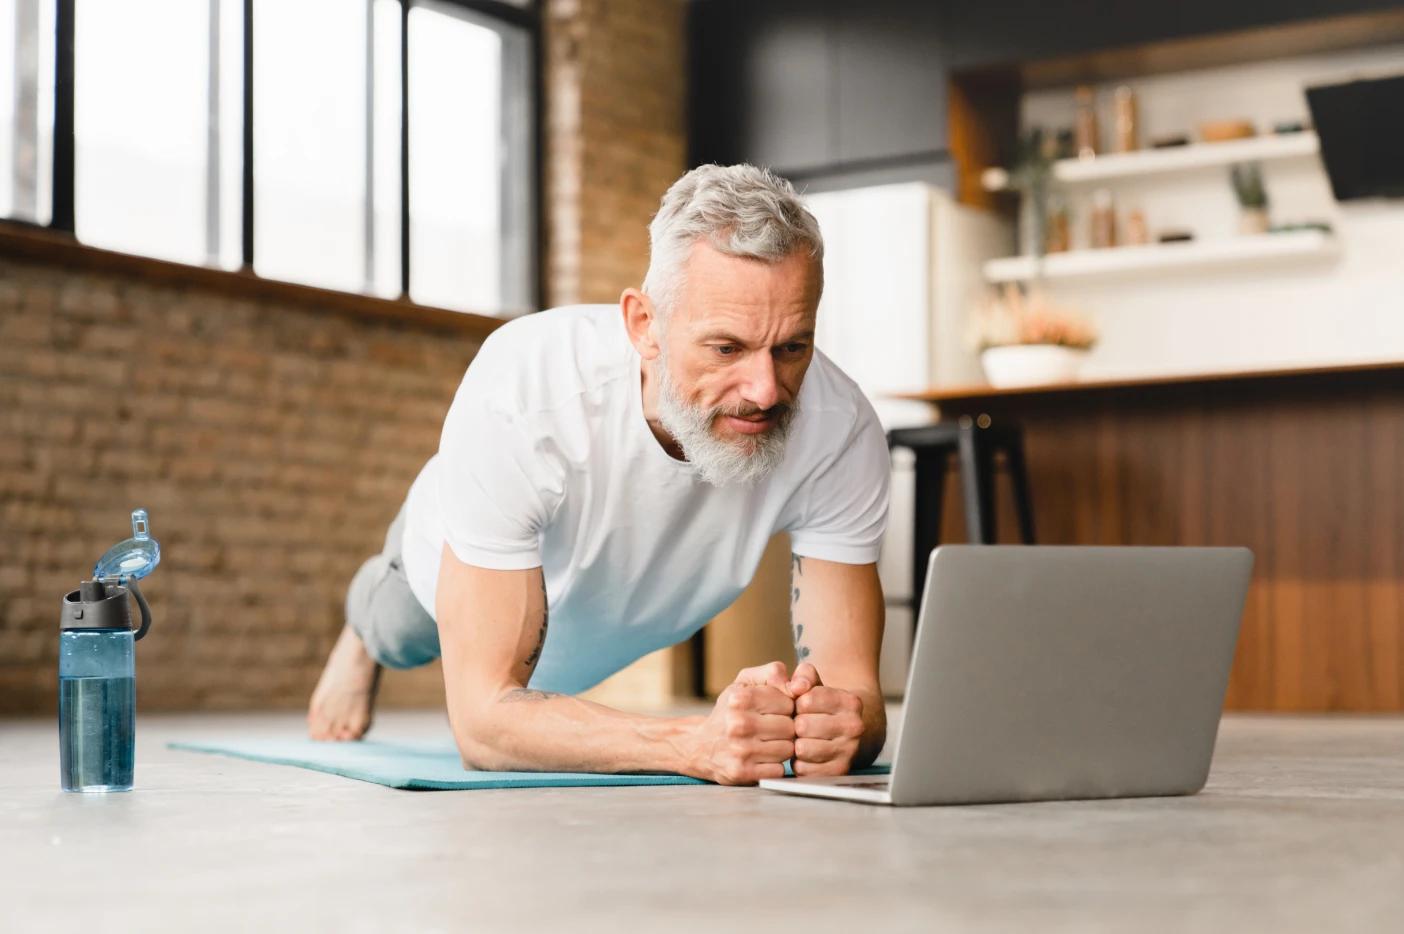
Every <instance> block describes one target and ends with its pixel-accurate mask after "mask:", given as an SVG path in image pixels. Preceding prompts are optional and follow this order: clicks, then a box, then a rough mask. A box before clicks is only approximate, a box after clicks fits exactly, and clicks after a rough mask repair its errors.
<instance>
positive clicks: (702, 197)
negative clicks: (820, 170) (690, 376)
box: [643, 163, 824, 322]
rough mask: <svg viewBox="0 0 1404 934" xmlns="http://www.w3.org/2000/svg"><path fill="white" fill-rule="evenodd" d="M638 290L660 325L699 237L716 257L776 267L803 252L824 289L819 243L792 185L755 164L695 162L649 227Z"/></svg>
mask: <svg viewBox="0 0 1404 934" xmlns="http://www.w3.org/2000/svg"><path fill="white" fill-rule="evenodd" d="M648 238H649V262H648V274H647V275H646V276H644V281H643V291H644V293H645V294H646V295H648V297H649V298H651V299H652V300H653V303H654V305H655V307H657V308H658V311H659V315H660V317H661V318H662V319H663V321H664V322H666V320H667V318H668V316H669V314H670V313H671V311H672V306H673V302H674V301H675V299H676V298H677V294H678V291H679V290H680V289H681V287H682V284H683V264H684V263H685V261H686V260H687V257H688V254H689V253H690V252H691V251H692V247H693V244H695V243H696V242H697V241H698V240H701V239H704V238H705V239H706V241H707V242H708V243H709V244H710V245H711V246H712V247H713V248H714V249H716V250H718V251H719V252H722V253H725V254H727V255H729V256H741V257H747V258H750V259H759V260H764V261H766V262H769V263H775V262H779V261H780V260H782V259H785V258H786V257H787V256H789V255H791V254H792V253H794V252H795V251H796V250H801V249H803V250H807V251H808V253H809V255H810V256H811V257H813V258H814V259H815V261H816V263H817V265H818V269H819V276H820V279H819V286H820V289H821V290H822V288H823V284H824V282H823V275H824V273H823V268H824V267H823V259H824V238H823V236H822V235H821V234H820V233H819V222H818V221H816V220H815V219H814V215H813V214H811V213H809V210H808V209H807V208H806V207H805V206H804V203H803V202H801V201H800V198H799V195H797V194H796V193H795V189H794V186H793V185H791V184H790V183H789V182H788V181H786V180H785V179H783V178H781V177H780V176H778V175H776V174H774V173H773V172H771V171H770V170H769V169H764V168H758V167H757V166H754V165H746V164H744V163H742V164H740V165H699V166H698V167H697V168H695V169H693V170H692V171H690V172H688V173H687V174H686V175H684V176H683V177H682V178H680V179H678V180H677V181H676V182H673V184H672V187H670V188H669V189H668V190H667V192H666V193H664V195H663V202H662V204H661V205H660V206H659V208H658V213H657V214H655V215H654V216H653V222H652V223H651V224H649V225H648Z"/></svg>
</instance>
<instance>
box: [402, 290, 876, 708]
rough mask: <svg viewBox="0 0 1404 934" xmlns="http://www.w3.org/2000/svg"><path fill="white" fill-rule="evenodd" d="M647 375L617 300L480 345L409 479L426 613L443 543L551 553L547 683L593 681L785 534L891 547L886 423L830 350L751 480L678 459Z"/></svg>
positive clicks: (803, 545)
mask: <svg viewBox="0 0 1404 934" xmlns="http://www.w3.org/2000/svg"><path fill="white" fill-rule="evenodd" d="M640 382H641V379H640V358H639V355H638V352H637V351H635V350H634V347H633V345H632V344H631V343H630V342H629V340H628V337H627V334H626V332H625V330H624V322H623V317H622V314H621V312H620V310H619V308H618V307H617V306H615V305H578V306H572V307H566V308H557V309H553V310H551V311H544V312H541V313H539V314H534V315H530V316H527V317H523V318H519V319H517V320H515V321H512V322H511V323H509V324H506V325H504V326H502V327H500V328H499V329H497V330H496V331H494V332H493V334H492V335H491V336H490V337H489V338H488V339H487V340H486V341H485V342H484V343H483V346H482V348H481V349H480V350H479V351H478V354H477V356H476V357H475V358H474V360H473V362H472V365H471V366H470V367H469V368H468V372H467V374H466V375H465V376H464V377H463V382H462V384H461V385H460V386H459V388H458V394H457V395H456V396H455V397H454V400H453V405H452V406H451V407H450V409H449V412H448V416H447V418H446V419H445V420H444V431H443V436H442V437H441V439H440V442H439V453H438V454H437V455H435V456H434V457H432V458H430V460H429V462H428V463H427V464H425V466H424V469H423V470H422V471H421V472H420V474H419V477H418V479H416V480H415V482H414V486H413V487H412V488H411V489H410V494H409V501H408V507H407V510H406V517H405V535H404V541H403V547H404V565H405V572H406V574H407V575H408V578H409V583H410V587H411V589H412V590H413V591H414V594H415V596H416V597H418V598H419V602H420V603H422V604H423V605H424V607H425V609H426V610H428V611H429V613H430V615H433V613H434V592H435V587H436V585H437V581H438V574H439V557H440V555H441V553H442V548H443V544H444V542H445V541H447V542H448V544H449V546H450V547H451V548H452V549H453V553H454V554H455V555H457V556H458V558H459V560H461V561H463V562H464V563H466V564H471V565H475V566H477V567H482V568H493V569H498V570H519V569H524V568H533V567H536V566H538V565H539V566H541V568H542V569H543V573H544V575H545V580H546V593H547V600H548V602H549V606H550V625H549V628H548V631H547V636H546V645H545V648H544V649H543V650H542V653H541V658H540V660H539V661H538V663H537V667H536V671H535V674H534V675H533V676H532V678H531V685H532V686H533V687H536V688H541V689H545V690H551V691H562V692H567V693H574V692H577V691H582V690H584V689H586V688H588V687H591V686H592V685H594V684H596V683H598V682H599V681H601V680H603V679H604V678H606V677H608V676H609V675H611V674H613V673H614V672H616V671H618V670H620V669H621V668H623V667H625V666H626V665H628V664H629V663H630V662H632V661H634V660H635V659H638V658H641V657H643V656H644V655H646V654H648V653H649V652H652V651H654V650H655V649H660V648H663V647H665V646H669V645H673V644H675V643H677V642H680V641H682V640H684V639H686V638H687V637H689V636H691V635H692V634H693V633H694V632H695V631H697V630H698V629H700V628H701V627H702V626H703V625H705V624H706V622H707V621H708V620H710V619H711V618H712V617H713V616H715V615H716V614H717V613H718V612H720V611H721V610H723V609H725V608H726V607H727V606H728V605H729V604H730V603H731V602H732V601H733V600H734V599H735V598H736V596H737V595H738V594H740V593H741V591H742V590H743V589H744V588H745V587H746V585H747V584H748V583H750V580H751V578H752V576H753V575H754V573H755V570H756V566H757V565H758V564H759V562H760V559H761V555H762V553H763V552H764V551H765V547H766V543H767V542H768V541H769V540H770V538H771V537H772V536H773V535H774V534H775V533H776V532H780V531H788V532H789V533H790V536H791V542H792V547H793V550H794V552H795V553H796V554H799V555H804V556H807V557H813V558H819V559H823V560H827V561H837V562H843V563H846V564H868V563H871V562H874V561H876V560H877V557H878V548H879V545H880V542H881V540H882V534H883V530H884V528H885V526H886V522H887V500H888V479H889V471H890V467H889V461H888V452H887V442H886V438H885V436H884V434H883V430H882V427H881V426H880V425H879V423H878V420H877V417H876V415H874V414H873V409H872V406H871V405H870V404H869V403H868V400H867V399H866V398H864V396H863V394H862V392H861V391H860V390H859V389H858V387H857V385H855V384H854V382H853V381H852V380H850V379H849V378H848V377H847V376H845V375H844V374H843V373H842V372H841V371H840V370H839V369H838V368H837V367H836V366H834V364H833V363H832V362H830V361H829V359H828V358H827V357H825V356H824V355H823V354H822V353H819V352H818V351H817V350H816V352H815V354H814V357H813V361H812V362H811V364H810V366H809V370H808V371H807V373H806V374H805V378H804V383H803V385H802V386H801V388H800V394H799V411H798V413H796V415H795V421H794V423H793V425H792V426H791V433H790V438H789V442H788V444H787V446H786V449H785V455H784V459H783V461H782V462H781V464H780V465H779V466H778V467H777V468H776V469H775V471H774V472H773V473H772V474H771V475H770V476H768V477H767V478H766V479H764V480H762V481H761V482H760V483H758V484H756V485H755V486H753V487H749V488H748V487H743V486H730V487H715V486H712V485H711V484H709V483H707V482H705V481H703V480H701V479H699V478H698V477H697V475H696V472H695V470H694V468H693V467H692V465H691V464H689V463H687V462H686V461H679V460H675V459H674V458H672V457H670V456H669V455H668V453H667V452H666V451H664V450H663V448H662V446H661V445H660V444H659V443H658V440H657V439H656V438H655V437H654V435H653V433H652V431H650V430H649V427H648V424H647V423H646V422H645V421H644V414H643V403H642V391H641V385H640Z"/></svg>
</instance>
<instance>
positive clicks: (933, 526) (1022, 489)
mask: <svg viewBox="0 0 1404 934" xmlns="http://www.w3.org/2000/svg"><path fill="white" fill-rule="evenodd" d="M887 444H888V447H900V448H907V449H908V450H910V451H911V452H912V453H913V454H915V455H916V498H915V512H916V528H915V530H914V534H913V536H912V606H913V608H918V607H919V606H920V604H921V595H922V592H923V590H924V588H925V587H926V566H927V562H928V560H929V559H930V557H931V551H932V549H934V548H935V547H936V546H937V544H939V543H940V538H941V513H942V507H943V502H942V500H943V498H944V493H945V489H946V466H947V461H949V459H950V455H952V454H956V455H957V456H958V458H959V462H960V485H961V491H962V497H961V498H962V499H963V500H964V504H965V529H966V534H967V538H968V539H969V540H970V541H971V542H973V543H976V544H981V545H992V544H994V540H995V500H994V478H995V470H994V464H995V455H996V454H998V453H1003V454H1004V462H1005V465H1006V466H1007V467H1008V469H1009V479H1010V481H1011V482H1012V483H1013V487H1014V511H1015V513H1016V515H1017V518H1018V521H1019V535H1020V537H1021V538H1022V539H1023V541H1024V544H1026V545H1032V544H1033V543H1034V525H1033V507H1032V505H1031V504H1030V501H1029V478H1028V473H1027V471H1026V470H1025V467H1024V432H1023V429H1021V428H1020V427H1019V426H1018V425H1016V424H995V422H994V420H993V419H991V418H990V417H989V416H988V415H978V416H975V417H974V418H972V417H970V416H969V415H962V416H961V417H960V419H959V420H957V421H954V422H938V423H936V424H935V425H922V426H920V427H916V428H894V429H892V430H891V431H889V432H888V433H887Z"/></svg>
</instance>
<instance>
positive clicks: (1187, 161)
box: [984, 131, 1320, 191]
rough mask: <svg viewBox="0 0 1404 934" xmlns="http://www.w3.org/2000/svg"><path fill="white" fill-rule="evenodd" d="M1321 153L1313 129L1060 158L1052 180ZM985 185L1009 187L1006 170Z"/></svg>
mask: <svg viewBox="0 0 1404 934" xmlns="http://www.w3.org/2000/svg"><path fill="white" fill-rule="evenodd" d="M1319 149H1320V143H1319V142H1318V141H1317V137H1316V134H1315V133H1313V132H1310V131H1303V132H1300V133H1283V134H1274V135H1271V136H1254V137H1251V138H1249V139H1235V140H1229V141H1227V142H1223V143H1192V144H1190V145H1188V146H1169V147H1166V148H1164V149H1141V150H1137V151H1136V152H1125V153H1112V154H1109V155H1105V156H1097V157H1095V158H1092V159H1059V160H1058V161H1057V162H1055V163H1053V179H1054V181H1058V182H1062V183H1064V184H1067V185H1080V184H1086V183H1089V182H1100V181H1104V180H1106V179H1112V178H1131V177H1135V176H1138V175H1158V174H1162V173H1169V172H1192V171H1195V170H1198V169H1209V168H1214V167H1216V166H1224V165H1233V164H1234V163H1238V162H1271V161H1273V160H1277V159H1301V158H1306V157H1308V156H1314V155H1316V153H1317V152H1318V151H1319ZM984 183H985V187H986V188H987V189H988V190H990V191H1000V190H1002V189H1004V188H1005V187H1007V186H1008V175H1007V173H1005V172H1004V170H1002V169H993V170H989V171H987V172H986V173H985V176H984Z"/></svg>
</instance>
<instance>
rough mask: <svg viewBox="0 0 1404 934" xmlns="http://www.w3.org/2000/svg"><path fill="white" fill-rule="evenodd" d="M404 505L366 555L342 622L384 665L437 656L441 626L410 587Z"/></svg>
mask: <svg viewBox="0 0 1404 934" xmlns="http://www.w3.org/2000/svg"><path fill="white" fill-rule="evenodd" d="M404 531H405V507H404V506H401V507H400V511H399V513H398V514H397V515H396V516H395V521H394V522H391V523H390V529H389V531H387V532H386V533H385V547H384V548H383V549H382V550H381V552H380V554H378V555H375V556H374V557H372V558H369V559H367V561H366V563H365V564H362V565H361V569H360V570H359V571H357V572H356V576H355V577H353V578H351V586H350V587H349V588H348V589H347V591H346V623H347V625H349V626H350V627H351V630H352V631H353V632H355V633H356V635H358V636H360V637H361V641H362V642H363V643H365V646H366V651H367V652H369V653H370V657H371V658H373V659H375V660H376V661H377V662H379V663H380V664H382V665H384V666H385V667H387V668H415V667H417V666H419V665H427V664H428V663H429V662H432V661H433V660H434V659H436V658H438V657H439V627H438V625H437V624H436V623H435V622H434V618H433V617H432V616H430V615H429V614H428V613H426V612H424V607H423V606H422V605H421V604H420V602H419V599H418V598H417V597H415V595H414V592H413V591H412V590H410V585H409V579H408V578H407V577H406V576H405V563H404V561H403V560H402V559H401V556H400V539H401V538H402V537H403V536H404Z"/></svg>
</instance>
